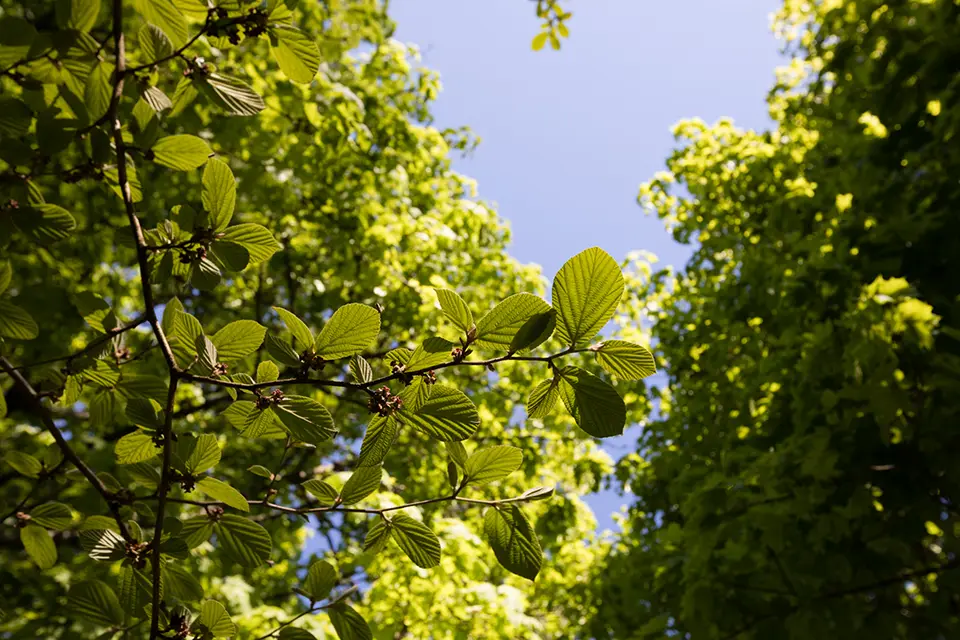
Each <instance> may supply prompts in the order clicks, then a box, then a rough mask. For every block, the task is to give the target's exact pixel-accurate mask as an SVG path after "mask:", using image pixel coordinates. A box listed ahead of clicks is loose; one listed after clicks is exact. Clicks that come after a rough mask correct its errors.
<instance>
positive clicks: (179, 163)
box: [150, 134, 242, 244]
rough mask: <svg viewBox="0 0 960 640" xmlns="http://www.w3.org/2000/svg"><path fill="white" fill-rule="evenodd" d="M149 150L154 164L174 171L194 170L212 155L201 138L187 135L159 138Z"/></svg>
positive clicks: (208, 146)
mask: <svg viewBox="0 0 960 640" xmlns="http://www.w3.org/2000/svg"><path fill="white" fill-rule="evenodd" d="M150 150H151V151H152V152H153V160H154V162H156V163H157V164H160V165H163V166H164V167H168V168H170V169H174V170H176V171H191V170H193V169H196V168H197V167H200V166H202V165H203V163H205V162H206V161H207V158H208V157H209V156H210V154H211V153H213V152H212V151H211V150H210V145H208V144H207V143H206V142H205V141H204V140H203V139H202V138H198V137H197V136H191V135H187V134H180V135H175V136H166V137H164V138H160V139H159V140H157V141H156V143H154V145H153V147H152V148H151V149H150ZM240 244H242V243H240Z"/></svg>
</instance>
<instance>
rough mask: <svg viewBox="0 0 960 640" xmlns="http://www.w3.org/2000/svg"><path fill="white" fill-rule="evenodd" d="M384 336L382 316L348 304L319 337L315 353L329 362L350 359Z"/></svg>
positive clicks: (335, 315)
mask: <svg viewBox="0 0 960 640" xmlns="http://www.w3.org/2000/svg"><path fill="white" fill-rule="evenodd" d="M379 334H380V313H379V312H378V311H377V310H376V309H374V308H373V307H368V306H367V305H365V304H356V303H351V304H346V305H344V306H342V307H340V308H339V309H337V310H336V312H334V314H333V316H332V317H331V318H330V320H329V322H327V324H325V325H324V326H323V329H322V330H321V331H320V335H318V336H317V341H316V344H314V350H315V351H316V352H317V354H318V355H319V356H321V357H322V358H325V359H327V360H336V359H337V358H349V357H350V356H352V355H356V354H358V353H360V352H361V351H363V350H364V349H366V348H367V347H369V346H371V345H372V344H373V343H374V342H376V340H377V336H378V335H379Z"/></svg>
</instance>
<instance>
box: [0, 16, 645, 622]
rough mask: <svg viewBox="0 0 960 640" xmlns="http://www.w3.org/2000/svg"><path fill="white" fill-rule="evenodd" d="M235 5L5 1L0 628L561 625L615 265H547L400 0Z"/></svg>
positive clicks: (610, 370) (602, 394)
mask: <svg viewBox="0 0 960 640" xmlns="http://www.w3.org/2000/svg"><path fill="white" fill-rule="evenodd" d="M217 5H218V6H215V7H212V8H207V5H206V4H205V3H203V2H199V1H194V0H169V1H167V0H136V1H135V2H123V1H122V0H114V1H113V2H112V3H110V4H109V5H108V4H107V3H104V4H103V5H101V3H100V2H99V1H98V0H70V1H68V2H56V3H53V2H29V3H5V4H4V12H3V17H2V18H0V77H2V87H3V94H2V97H0V101H2V105H0V114H2V116H0V136H2V140H0V160H2V164H0V178H2V185H3V190H4V195H3V197H2V199H0V201H2V202H3V203H4V205H3V211H2V213H0V227H2V228H0V241H2V242H3V243H4V245H3V256H2V257H3V264H2V267H0V290H2V294H0V336H2V338H3V341H2V343H0V368H2V371H3V375H2V376H0V385H2V388H3V390H4V394H3V395H2V396H0V397H2V398H3V404H2V406H0V409H2V410H0V416H5V417H3V418H2V419H0V445H2V451H3V459H4V468H3V472H2V476H0V482H2V483H3V491H2V493H0V495H2V498H0V502H2V511H0V516H2V517H3V518H4V523H5V525H10V526H4V527H3V529H2V531H3V533H2V538H0V543H2V544H0V553H2V559H3V562H2V565H0V585H2V587H0V589H2V593H3V602H4V606H3V609H4V613H5V617H4V618H3V620H2V621H0V629H2V632H3V633H6V634H8V635H13V636H16V637H43V638H71V637H91V636H92V635H93V634H94V633H96V632H97V631H103V632H104V636H105V637H118V636H119V637H131V638H132V637H150V638H157V637H167V638H172V637H187V636H196V637H202V638H210V637H231V636H237V637H245V638H264V637H272V636H276V637H279V638H283V639H284V640H290V639H292V638H307V637H313V636H311V635H310V634H311V632H315V633H322V634H331V633H336V634H337V635H338V636H339V637H341V638H369V637H373V636H374V635H375V636H376V637H378V638H394V637H396V638H399V637H404V636H405V635H406V636H409V637H427V636H433V637H477V636H478V635H480V634H482V633H485V632H486V631H487V630H488V629H490V628H496V629H500V630H502V633H503V634H504V635H505V636H508V637H518V638H520V637H544V636H553V637H558V636H563V635H565V633H566V630H567V629H568V628H569V626H570V621H569V620H567V619H566V618H565V617H564V615H563V613H562V612H563V611H564V610H567V609H569V608H570V607H571V606H572V603H573V596H572V595H571V589H570V588H569V587H570V585H572V584H574V583H576V582H578V581H579V580H581V579H582V577H583V576H584V575H586V573H587V569H588V567H589V565H590V563H591V562H592V560H593V559H594V555H593V552H591V551H589V550H585V549H584V548H583V544H582V541H583V540H584V539H585V538H589V537H590V536H592V531H593V529H594V526H595V523H594V521H593V519H592V515H591V514H590V512H589V510H588V509H586V507H585V506H584V505H583V503H582V502H581V500H580V499H579V496H580V495H583V494H584V493H586V492H588V491H589V490H591V489H593V488H595V487H597V486H598V485H599V482H600V479H601V478H602V477H603V475H604V474H605V473H606V472H607V471H608V470H609V469H610V460H609V458H608V457H607V456H606V455H605V454H603V453H602V452H601V451H600V450H599V449H598V447H597V445H596V440H593V439H591V438H590V437H589V436H595V437H605V436H609V435H613V434H615V433H619V432H621V431H622V428H623V425H624V423H625V420H626V407H625V405H624V401H623V400H622V399H621V397H620V396H619V395H618V393H617V391H616V390H615V389H614V388H613V387H612V386H611V385H610V384H609V382H607V381H606V380H607V379H609V378H610V376H613V377H615V378H618V379H620V380H626V381H631V380H636V379H638V378H640V377H643V376H646V375H649V374H650V373H652V372H653V361H652V357H651V356H650V354H649V352H648V351H646V349H644V348H643V347H642V346H640V345H632V344H630V343H627V342H623V341H617V340H611V339H606V340H605V341H603V342H597V341H596V340H594V338H595V336H596V335H597V333H598V332H599V331H600V329H601V328H602V327H603V326H604V325H605V324H606V322H607V321H608V320H609V319H610V318H611V317H612V316H613V314H614V313H615V312H616V310H617V309H618V305H619V304H620V301H621V295H622V293H623V278H622V275H621V273H620V265H618V264H617V263H616V262H615V261H614V260H613V259H612V258H610V256H608V255H606V254H605V253H604V252H603V251H601V250H599V249H595V248H594V249H588V250H586V251H584V252H583V253H581V254H579V255H578V256H575V257H574V258H572V259H571V261H570V262H568V263H567V265H565V266H564V268H563V269H562V270H561V271H560V272H559V273H558V274H557V276H556V278H555V280H554V284H553V291H552V297H551V303H552V304H550V303H547V302H546V301H545V300H543V299H542V298H541V297H539V296H538V295H535V294H542V292H543V289H544V283H543V281H542V278H541V276H540V273H539V270H538V269H536V268H534V267H529V266H524V265H520V264H518V263H517V262H516V261H515V260H513V259H511V258H510V257H509V256H507V254H506V252H505V246H506V243H507V241H508V238H509V236H508V233H507V230H506V228H505V227H504V225H503V224H502V223H501V222H500V221H499V220H498V219H497V217H496V216H495V214H494V213H492V212H491V211H490V210H489V209H487V208H486V207H485V206H484V205H483V204H482V203H479V202H476V201H475V200H473V199H472V197H473V192H474V188H475V187H474V185H473V183H472V182H471V181H470V180H468V179H467V178H465V177H463V176H460V175H458V174H456V173H455V172H453V171H452V170H451V169H450V164H449V159H448V155H449V153H450V152H451V150H463V149H466V148H468V147H469V146H470V145H471V144H472V139H471V137H470V135H469V132H467V131H466V130H458V131H453V130H446V131H438V130H437V129H435V128H433V127H432V126H431V125H430V112H429V104H430V101H431V100H432V99H433V98H434V97H435V95H436V93H437V89H438V82H437V78H436V76H435V74H433V73H431V72H429V71H427V70H424V69H421V68H419V67H417V66H416V57H415V51H411V50H409V49H408V48H406V47H404V46H402V45H400V44H399V43H397V42H396V41H394V40H392V39H391V38H390V34H391V33H392V30H393V25H392V23H391V22H390V20H389V18H388V17H387V15H386V13H385V10H384V7H383V6H382V5H381V4H380V3H378V2H375V1H374V0H351V1H350V2H341V1H332V2H325V3H299V5H298V4H297V3H296V2H287V3H284V2H276V1H271V2H265V3H260V2H254V3H247V2H220V3H217ZM365 48H368V49H369V51H368V52H367V53H358V51H361V50H363V49H365ZM457 292H459V293H457ZM529 292H533V293H529ZM461 295H462V297H461ZM633 384H637V383H633ZM629 385H630V383H629V382H628V383H627V384H626V385H624V384H619V385H618V386H620V387H621V388H623V389H625V390H626V391H627V398H628V399H629V398H630V397H632V396H635V395H636V388H635V387H634V388H633V391H630V389H631V387H630V386H629ZM631 394H632V395H631ZM528 395H529V399H528ZM554 405H563V407H564V409H565V411H561V410H560V409H559V408H558V409H556V411H553V408H554ZM527 414H529V415H527ZM576 425H579V427H580V430H577V429H576ZM554 493H556V495H554ZM312 532H315V533H316V535H317V536H318V537H320V538H322V539H323V540H324V543H323V544H322V545H321V547H320V552H319V553H318V554H315V556H314V557H309V558H308V557H302V555H303V554H302V548H303V546H304V542H305V541H306V539H307V538H308V537H309V536H310V535H311V533H312ZM544 555H547V556H549V557H548V559H544V557H543V556H544ZM534 578H536V582H535V583H531V581H532V580H533V579H534ZM321 611H322V612H325V613H327V614H328V615H321V616H314V615H310V614H314V613H318V612H321Z"/></svg>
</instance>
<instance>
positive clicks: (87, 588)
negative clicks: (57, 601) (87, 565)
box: [67, 580, 124, 627]
mask: <svg viewBox="0 0 960 640" xmlns="http://www.w3.org/2000/svg"><path fill="white" fill-rule="evenodd" d="M67 607H68V609H69V611H70V613H71V614H73V615H77V616H79V617H81V618H83V619H85V620H89V621H90V622H93V623H94V624H98V625H100V626H102V627H113V626H121V625H123V617H124V614H123V609H122V608H121V607H120V601H119V600H118V599H117V594H116V593H114V592H113V589H111V588H110V587H109V586H108V585H107V584H106V583H103V582H100V581H99V580H87V581H85V582H78V583H77V584H74V585H73V586H72V587H70V592H69V593H68V594H67Z"/></svg>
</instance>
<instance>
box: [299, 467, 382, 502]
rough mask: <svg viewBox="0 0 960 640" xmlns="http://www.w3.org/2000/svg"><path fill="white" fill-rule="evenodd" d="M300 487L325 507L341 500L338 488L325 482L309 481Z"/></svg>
mask: <svg viewBox="0 0 960 640" xmlns="http://www.w3.org/2000/svg"><path fill="white" fill-rule="evenodd" d="M376 469H377V470H379V469H380V467H376ZM300 486H302V487H303V488H304V489H305V490H306V491H307V493H309V494H310V495H312V496H313V497H315V498H316V499H317V501H318V502H319V503H320V504H321V505H323V506H324V507H331V506H333V505H335V504H336V503H337V500H339V499H340V492H339V491H337V488H336V487H334V486H333V485H331V484H330V483H328V482H324V481H323V480H316V479H314V480H307V481H306V482H304V483H303V484H302V485H300Z"/></svg>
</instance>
